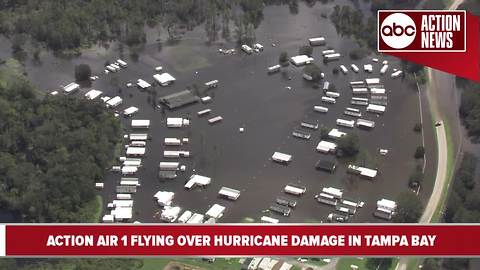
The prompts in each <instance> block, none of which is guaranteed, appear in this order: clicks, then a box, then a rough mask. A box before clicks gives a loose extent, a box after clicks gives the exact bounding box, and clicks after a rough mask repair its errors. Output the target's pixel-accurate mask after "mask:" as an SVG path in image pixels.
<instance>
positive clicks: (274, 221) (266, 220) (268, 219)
mask: <svg viewBox="0 0 480 270" xmlns="http://www.w3.org/2000/svg"><path fill="white" fill-rule="evenodd" d="M260 222H261V223H271V224H277V223H278V222H280V221H279V220H278V219H276V218H271V217H267V216H262V217H261V218H260ZM249 269H250V268H249Z"/></svg>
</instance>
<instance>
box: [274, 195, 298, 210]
mask: <svg viewBox="0 0 480 270" xmlns="http://www.w3.org/2000/svg"><path fill="white" fill-rule="evenodd" d="M275 202H276V203H277V204H279V205H283V206H288V207H292V208H294V207H295V206H297V201H296V200H292V199H288V198H285V197H277V198H276V199H275Z"/></svg>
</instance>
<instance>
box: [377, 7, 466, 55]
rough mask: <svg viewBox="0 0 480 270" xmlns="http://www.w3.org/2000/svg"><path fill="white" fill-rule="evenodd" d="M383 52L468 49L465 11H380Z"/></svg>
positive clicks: (462, 50) (380, 46)
mask: <svg viewBox="0 0 480 270" xmlns="http://www.w3.org/2000/svg"><path fill="white" fill-rule="evenodd" d="M377 40H378V51H379V52H465V51H466V13H465V11H433V10H430V11H424V10H388V11H387V10H380V11H378V39H377Z"/></svg>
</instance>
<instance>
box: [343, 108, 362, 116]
mask: <svg viewBox="0 0 480 270" xmlns="http://www.w3.org/2000/svg"><path fill="white" fill-rule="evenodd" d="M343 114H345V115H348V116H353V117H362V113H361V112H352V111H349V110H345V111H344V112H343Z"/></svg>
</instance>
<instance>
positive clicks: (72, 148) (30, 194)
mask: <svg viewBox="0 0 480 270" xmlns="http://www.w3.org/2000/svg"><path fill="white" fill-rule="evenodd" d="M0 119H1V121H0V175H1V176H2V177H1V178H0V183H1V186H0V207H2V208H3V209H5V210H8V211H11V212H13V213H16V214H18V216H19V218H20V219H21V221H25V222H82V221H89V219H90V218H91V216H92V215H93V214H94V213H91V212H87V210H86V209H85V207H86V205H88V203H89V202H91V201H92V200H93V199H94V194H95V192H94V183H95V182H97V181H102V179H103V177H104V172H105V168H106V167H107V166H108V164H109V163H110V162H111V160H112V158H113V152H114V149H115V146H116V145H117V143H118V142H119V138H120V137H121V134H120V131H121V129H120V125H119V122H118V121H117V120H116V119H115V118H114V117H113V115H112V113H110V112H108V111H106V110H105V108H104V106H102V104H100V103H98V104H96V103H91V102H88V101H86V100H80V99H73V98H68V97H64V96H59V97H51V96H49V97H46V98H44V99H40V98H39V97H38V96H37V95H36V93H35V92H34V90H33V89H32V86H31V85H30V84H28V83H27V82H26V81H24V80H13V81H12V82H8V83H6V82H3V81H0Z"/></svg>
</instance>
